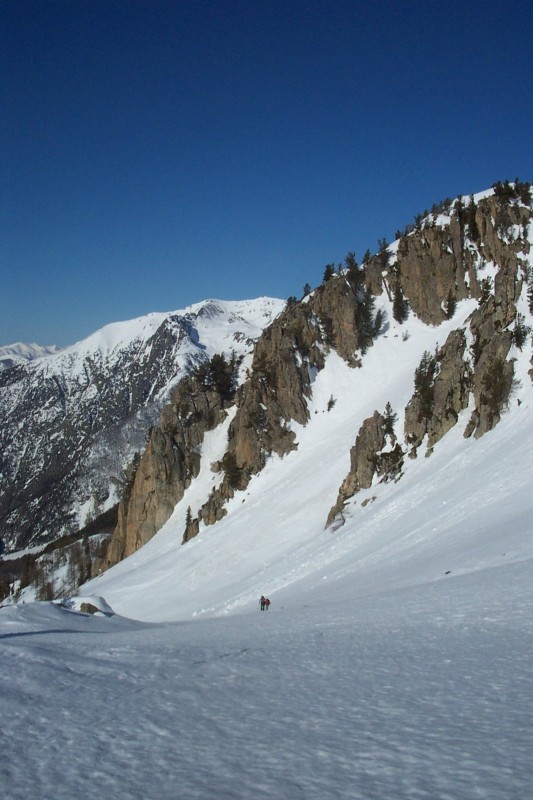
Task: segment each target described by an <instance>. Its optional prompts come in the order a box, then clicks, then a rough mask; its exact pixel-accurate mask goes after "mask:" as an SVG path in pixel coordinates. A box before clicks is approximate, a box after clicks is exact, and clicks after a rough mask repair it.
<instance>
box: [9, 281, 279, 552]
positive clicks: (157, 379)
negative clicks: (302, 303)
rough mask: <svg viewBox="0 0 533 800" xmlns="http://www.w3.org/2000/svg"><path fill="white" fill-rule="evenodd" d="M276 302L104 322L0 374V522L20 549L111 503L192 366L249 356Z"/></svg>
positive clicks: (216, 304)
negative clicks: (56, 349) (215, 356)
mask: <svg viewBox="0 0 533 800" xmlns="http://www.w3.org/2000/svg"><path fill="white" fill-rule="evenodd" d="M283 306H284V303H283V301H281V300H275V299H271V298H265V297H263V298H259V299H257V300H250V301H238V302H237V301H232V302H230V301H218V300H208V301H205V302H203V303H198V304H196V305H194V306H191V307H189V308H186V309H184V310H182V311H175V312H172V313H154V314H149V315H147V316H145V317H140V318H138V319H134V320H129V321H126V322H119V323H114V324H111V325H107V326H106V327H104V328H102V329H101V330H99V331H97V332H96V333H94V334H92V335H91V336H89V337H88V338H87V339H84V340H83V341H81V342H78V343H77V344H75V345H72V346H71V347H67V348H65V349H64V350H61V351H59V352H58V353H56V354H52V355H47V356H46V357H45V358H38V359H36V360H34V361H31V362H29V363H25V364H21V363H19V364H16V365H14V366H12V367H11V368H10V369H5V370H3V371H2V372H1V373H0V452H1V453H2V460H1V462H0V526H1V528H2V530H3V538H5V539H6V541H7V542H9V543H10V544H11V545H14V544H15V543H17V544H18V546H19V547H20V546H24V545H27V544H29V543H35V542H43V541H47V540H50V539H54V538H57V537H58V536H60V535H61V534H62V533H64V532H65V531H69V530H72V529H74V530H77V529H78V527H81V526H82V525H83V524H84V522H85V521H87V520H88V519H90V518H91V517H94V516H96V515H97V514H98V513H100V512H101V511H104V510H106V509H108V508H110V507H111V506H113V505H114V504H115V503H116V502H117V496H116V491H115V487H114V484H113V482H112V480H111V479H112V478H113V477H114V478H119V477H120V475H121V473H122V470H123V468H124V466H125V465H126V464H127V463H128V461H130V460H131V458H132V456H133V453H134V452H135V451H137V450H140V449H142V448H143V447H144V444H145V441H146V434H147V431H148V429H149V427H150V425H152V424H153V423H154V422H155V421H156V420H157V418H158V416H159V412H160V409H161V406H162V404H163V403H164V402H165V401H166V400H168V397H169V394H170V392H171V390H172V388H173V386H175V384H176V382H177V381H178V380H179V378H180V377H181V376H182V375H183V374H184V370H186V369H187V368H188V367H190V366H191V365H194V364H196V363H198V362H199V361H201V360H204V359H206V358H210V357H211V356H212V355H213V354H214V353H219V352H224V353H226V354H227V353H230V352H231V351H235V353H236V354H237V355H240V354H244V353H247V352H249V350H250V349H251V347H252V345H253V342H254V341H255V339H256V338H257V336H259V334H260V333H261V331H262V329H263V328H264V327H265V326H266V325H267V324H268V323H269V322H271V321H272V319H273V318H274V317H275V316H276V315H277V314H278V313H279V312H280V311H281V309H282V308H283Z"/></svg>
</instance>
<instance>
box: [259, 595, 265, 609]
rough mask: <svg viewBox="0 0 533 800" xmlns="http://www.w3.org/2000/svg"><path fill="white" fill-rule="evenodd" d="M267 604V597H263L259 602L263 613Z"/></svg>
mask: <svg viewBox="0 0 533 800" xmlns="http://www.w3.org/2000/svg"><path fill="white" fill-rule="evenodd" d="M265 603H266V599H265V596H264V595H261V599H260V600H259V605H260V606H261V611H264V610H265Z"/></svg>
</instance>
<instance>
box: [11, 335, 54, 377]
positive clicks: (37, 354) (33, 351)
mask: <svg viewBox="0 0 533 800" xmlns="http://www.w3.org/2000/svg"><path fill="white" fill-rule="evenodd" d="M58 351H59V348H58V347H56V346H55V345H44V346H43V345H40V344H35V343H32V344H24V343H23V342H15V343H14V344H8V345H4V346H3V347H0V371H1V370H3V369H8V368H9V367H13V366H14V365H15V364H24V363H25V362H27V361H34V360H35V359H36V358H42V357H43V356H50V355H54V354H55V353H57V352H58Z"/></svg>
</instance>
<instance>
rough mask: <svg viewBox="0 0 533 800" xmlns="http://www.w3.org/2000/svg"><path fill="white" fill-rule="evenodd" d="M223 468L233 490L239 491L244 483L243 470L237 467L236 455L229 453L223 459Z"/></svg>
mask: <svg viewBox="0 0 533 800" xmlns="http://www.w3.org/2000/svg"><path fill="white" fill-rule="evenodd" d="M222 468H223V470H224V474H225V477H226V481H227V483H228V485H229V486H231V488H232V489H238V488H239V487H240V485H241V481H242V470H241V469H240V467H239V466H237V458H236V457H235V453H231V452H230V451H228V452H227V453H226V455H225V456H224V458H223V459H222Z"/></svg>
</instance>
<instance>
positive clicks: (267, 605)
mask: <svg viewBox="0 0 533 800" xmlns="http://www.w3.org/2000/svg"><path fill="white" fill-rule="evenodd" d="M269 605H270V600H269V599H268V597H265V609H266V610H267V611H268V607H269Z"/></svg>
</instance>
